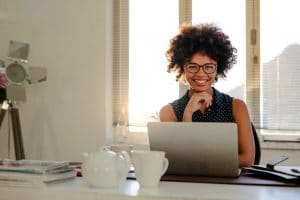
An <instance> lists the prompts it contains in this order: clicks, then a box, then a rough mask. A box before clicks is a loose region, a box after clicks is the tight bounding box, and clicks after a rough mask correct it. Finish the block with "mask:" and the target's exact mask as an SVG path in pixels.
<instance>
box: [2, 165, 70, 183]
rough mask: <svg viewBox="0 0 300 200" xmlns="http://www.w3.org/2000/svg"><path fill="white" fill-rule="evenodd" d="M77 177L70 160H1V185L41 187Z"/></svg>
mask: <svg viewBox="0 0 300 200" xmlns="http://www.w3.org/2000/svg"><path fill="white" fill-rule="evenodd" d="M74 177H76V170H75V167H72V166H69V163H68V162H62V161H41V160H8V159H5V160H0V186H17V187H18V186H22V187H23V186H30V187H36V186H38V187H40V186H45V185H49V184H52V183H57V182H62V181H66V180H69V179H71V178H74Z"/></svg>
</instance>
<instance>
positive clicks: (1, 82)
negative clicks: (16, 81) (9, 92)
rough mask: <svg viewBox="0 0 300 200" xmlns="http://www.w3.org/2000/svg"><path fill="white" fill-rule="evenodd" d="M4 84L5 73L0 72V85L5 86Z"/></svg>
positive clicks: (5, 82) (5, 81)
mask: <svg viewBox="0 0 300 200" xmlns="http://www.w3.org/2000/svg"><path fill="white" fill-rule="evenodd" d="M6 86H7V79H6V77H5V74H3V73H0V87H1V88H6Z"/></svg>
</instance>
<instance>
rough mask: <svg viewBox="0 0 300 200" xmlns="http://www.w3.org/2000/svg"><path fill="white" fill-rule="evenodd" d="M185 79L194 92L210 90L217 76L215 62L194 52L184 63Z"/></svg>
mask: <svg viewBox="0 0 300 200" xmlns="http://www.w3.org/2000/svg"><path fill="white" fill-rule="evenodd" d="M184 74H185V80H186V81H187V82H188V84H189V85H190V87H191V89H193V90H194V91H195V92H202V91H207V92H210V91H211V86H212V85H213V84H214V83H215V78H216V76H217V62H216V61H215V60H212V59H211V58H210V57H208V56H207V55H204V54H202V53H195V54H194V55H193V57H192V59H191V60H190V61H188V62H187V63H185V65H184Z"/></svg>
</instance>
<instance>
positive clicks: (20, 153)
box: [10, 108, 25, 160]
mask: <svg viewBox="0 0 300 200" xmlns="http://www.w3.org/2000/svg"><path fill="white" fill-rule="evenodd" d="M10 113H11V121H12V128H13V133H14V144H15V154H16V160H21V159H25V153H24V147H23V139H22V131H21V124H20V117H19V111H18V109H17V108H10Z"/></svg>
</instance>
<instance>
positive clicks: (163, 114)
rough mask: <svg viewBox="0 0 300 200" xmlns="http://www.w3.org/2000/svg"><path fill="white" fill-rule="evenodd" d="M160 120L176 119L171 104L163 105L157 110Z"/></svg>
mask: <svg viewBox="0 0 300 200" xmlns="http://www.w3.org/2000/svg"><path fill="white" fill-rule="evenodd" d="M159 118H160V121H177V118H176V115H175V113H174V110H173V107H172V105H171V104H167V105H164V106H163V107H162V108H161V109H160V111H159Z"/></svg>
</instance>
